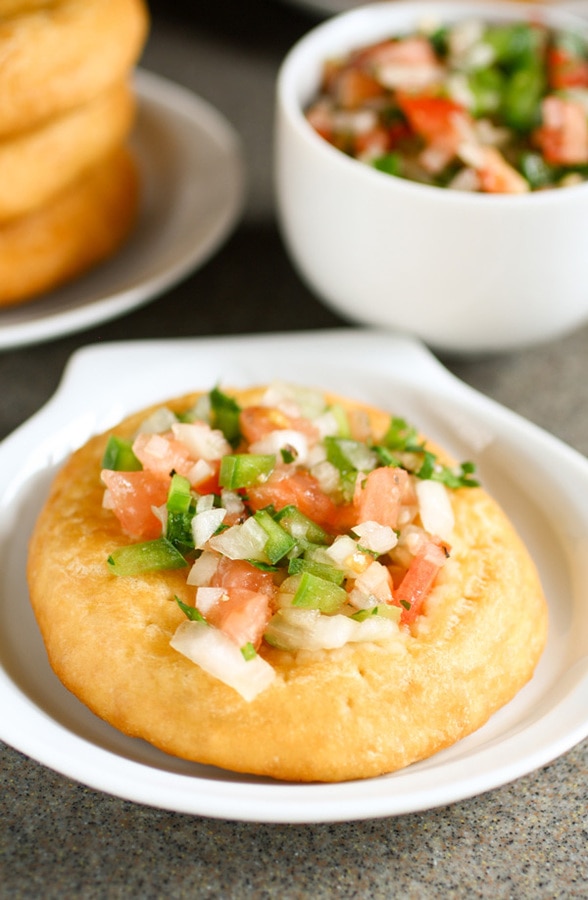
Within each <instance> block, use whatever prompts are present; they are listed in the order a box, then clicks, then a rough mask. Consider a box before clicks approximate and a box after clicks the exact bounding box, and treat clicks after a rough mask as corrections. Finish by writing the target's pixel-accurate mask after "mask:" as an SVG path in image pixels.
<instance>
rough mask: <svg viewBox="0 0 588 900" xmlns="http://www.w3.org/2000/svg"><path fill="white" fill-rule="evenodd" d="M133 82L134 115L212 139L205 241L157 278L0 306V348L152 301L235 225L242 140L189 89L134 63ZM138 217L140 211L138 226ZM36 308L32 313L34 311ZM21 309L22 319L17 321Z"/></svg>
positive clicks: (240, 204)
mask: <svg viewBox="0 0 588 900" xmlns="http://www.w3.org/2000/svg"><path fill="white" fill-rule="evenodd" d="M133 84H134V87H135V90H136V95H137V98H138V103H139V114H140V112H141V108H142V107H143V108H144V109H147V110H148V109H153V110H156V109H157V108H159V109H160V110H161V109H165V112H166V113H167V114H168V115H170V116H171V117H172V118H173V120H174V123H175V124H176V125H177V127H179V126H180V124H181V123H187V124H188V125H189V126H190V127H192V128H193V129H194V130H196V129H199V131H200V132H202V131H203V132H204V133H205V135H206V137H207V139H208V140H209V141H211V142H213V141H214V143H215V146H216V147H218V148H219V149H220V151H221V154H220V155H219V159H218V165H219V171H221V169H222V172H223V175H224V178H225V181H226V191H225V196H224V197H223V203H222V206H219V207H218V208H217V209H216V210H215V215H214V222H213V223H212V224H211V228H210V231H209V232H208V234H207V236H206V239H205V240H204V239H200V240H199V241H197V242H195V244H194V245H193V247H192V248H191V249H190V250H189V251H186V252H184V254H183V255H182V256H181V257H180V258H179V259H177V260H175V261H174V263H173V265H169V266H167V267H166V268H164V269H162V271H161V272H160V273H159V274H158V276H157V277H155V276H152V277H150V278H148V279H147V280H146V281H144V282H143V283H139V284H138V285H133V286H132V287H130V288H126V289H125V288H124V287H122V289H119V290H116V291H114V292H110V293H105V294H103V295H99V296H96V297H94V299H92V300H91V301H90V302H84V301H83V300H82V301H80V302H79V303H76V304H74V305H72V306H71V307H68V308H66V309H63V310H59V309H58V310H57V311H51V309H50V302H51V298H52V296H56V297H59V295H60V292H61V289H59V288H58V289H56V290H55V291H54V292H50V293H48V294H46V295H45V296H40V297H38V298H33V299H32V300H31V301H30V302H25V303H22V304H14V305H8V306H4V307H2V306H0V351H2V350H6V349H14V348H17V347H22V346H27V345H30V344H37V343H42V342H44V341H49V340H54V339H55V338H58V337H63V336H65V335H68V334H72V333H76V332H80V331H83V330H85V329H88V328H91V327H93V326H95V325H99V324H101V323H102V322H106V321H110V320H113V319H115V318H118V317H120V316H123V315H125V314H126V313H128V312H130V311H132V310H134V309H136V308H138V307H140V306H142V305H145V304H147V303H149V302H151V301H153V300H155V299H156V298H157V297H158V296H160V295H161V294H162V293H163V292H164V291H165V290H168V289H171V288H172V287H174V286H175V285H176V284H178V283H179V282H181V281H182V280H183V279H184V278H186V277H187V276H188V275H189V274H191V273H193V272H194V271H196V270H197V269H198V268H199V267H200V266H202V265H204V264H205V263H206V262H207V261H208V259H209V258H210V257H211V256H212V255H213V254H214V253H215V252H217V251H218V250H219V249H220V248H221V246H222V245H223V243H224V242H225V241H226V240H227V239H228V238H229V236H230V234H231V232H232V231H233V230H234V228H235V227H236V226H237V224H238V221H239V219H240V217H241V215H242V213H243V209H244V205H245V195H246V180H247V177H246V170H245V160H244V153H243V147H242V141H241V137H240V135H239V134H238V133H237V131H236V130H235V128H234V127H233V126H232V125H231V123H230V122H229V121H228V119H226V118H225V116H224V115H223V114H222V113H221V112H220V111H219V110H218V109H216V107H214V106H213V105H212V104H211V103H209V102H208V101H207V100H205V99H203V98H202V97H200V96H199V95H198V94H196V93H195V92H193V91H192V90H190V88H188V87H185V86H184V85H181V84H178V83H176V82H174V81H172V80H170V79H168V78H166V77H164V76H162V75H159V74H157V73H155V72H152V71H149V70H147V69H144V68H141V67H139V68H137V69H136V70H135V71H134V73H133ZM138 122H139V120H138ZM167 133H168V135H171V134H172V130H171V126H170V125H169V124H168V128H167ZM130 142H131V144H133V142H138V148H139V149H141V146H142V142H141V132H140V127H139V124H137V125H136V126H135V129H134V131H133V133H132V134H131V136H130ZM169 218H171V216H170V217H169ZM140 222H141V213H140V214H139V222H138V225H140ZM131 238H132V236H131ZM123 252H124V247H122V248H121V254H122V253H123ZM119 256H120V254H117V255H116V256H114V257H113V258H112V260H106V261H105V262H104V263H103V264H101V266H99V267H96V269H95V270H91V271H90V272H88V273H87V274H86V275H83V276H81V278H80V279H77V280H76V281H75V282H71V283H70V284H67V285H64V286H63V290H66V289H68V288H69V287H70V286H82V287H83V284H84V281H85V280H86V279H87V281H88V283H90V284H91V280H92V279H93V277H94V276H95V275H96V274H97V275H98V276H99V275H100V273H101V272H103V271H104V269H105V268H106V267H107V266H108V265H109V263H111V262H115V261H116V260H117V259H118V258H119ZM45 299H47V301H48V302H47V310H48V311H45V309H44V305H43V304H44V301H45ZM31 310H34V313H35V314H32V315H31ZM37 310H38V314H36V313H37ZM21 311H22V312H23V314H24V318H23V319H22V320H19V313H20V312H21ZM14 318H16V321H15V322H11V321H10V320H11V319H14ZM3 319H4V321H3Z"/></svg>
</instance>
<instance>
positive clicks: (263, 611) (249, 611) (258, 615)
mask: <svg viewBox="0 0 588 900" xmlns="http://www.w3.org/2000/svg"><path fill="white" fill-rule="evenodd" d="M270 617H271V610H270V602H269V597H268V595H267V594H263V593H261V592H258V591H251V590H247V589H246V588H237V587H232V588H230V589H227V593H226V596H225V597H224V598H223V599H221V600H219V601H218V602H217V603H216V604H215V605H214V606H213V607H212V608H211V609H209V610H208V612H207V614H206V619H207V621H208V622H209V623H210V624H211V625H214V626H215V627H216V628H220V629H221V631H224V633H225V634H226V635H227V636H228V637H230V638H231V640H232V641H234V642H235V643H236V644H237V646H239V647H244V646H245V644H249V643H251V644H253V646H254V647H255V648H257V647H259V645H260V643H261V640H262V637H263V633H264V631H265V629H266V626H267V623H268V622H269V620H270Z"/></svg>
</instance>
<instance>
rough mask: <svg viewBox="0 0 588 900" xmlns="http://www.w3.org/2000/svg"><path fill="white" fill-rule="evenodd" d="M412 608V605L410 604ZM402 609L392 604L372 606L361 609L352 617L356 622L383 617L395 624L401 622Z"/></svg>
mask: <svg viewBox="0 0 588 900" xmlns="http://www.w3.org/2000/svg"><path fill="white" fill-rule="evenodd" d="M409 606H410V604H409ZM400 613H401V610H400V607H399V606H393V605H392V604H390V603H380V604H378V606H371V607H370V608H369V609H359V610H358V611H357V612H356V613H353V615H352V616H351V618H352V619H355V621H356V622H364V621H365V619H369V617H370V616H381V617H382V618H384V619H391V620H392V621H393V622H398V621H399V620H400Z"/></svg>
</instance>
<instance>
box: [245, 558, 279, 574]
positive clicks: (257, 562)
mask: <svg viewBox="0 0 588 900" xmlns="http://www.w3.org/2000/svg"><path fill="white" fill-rule="evenodd" d="M247 562H248V563H249V564H250V565H252V566H254V567H255V568H256V569H259V571H260V572H278V571H279V567H278V566H273V565H272V564H271V563H266V562H263V561H262V560H261V559H248V560H247Z"/></svg>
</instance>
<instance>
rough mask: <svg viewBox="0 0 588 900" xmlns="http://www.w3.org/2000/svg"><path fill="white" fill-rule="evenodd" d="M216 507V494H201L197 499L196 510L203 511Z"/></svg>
mask: <svg viewBox="0 0 588 900" xmlns="http://www.w3.org/2000/svg"><path fill="white" fill-rule="evenodd" d="M213 507H214V494H201V496H200V497H198V500H197V501H196V512H197V513H201V512H204V511H205V510H206V509H212V508H213Z"/></svg>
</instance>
